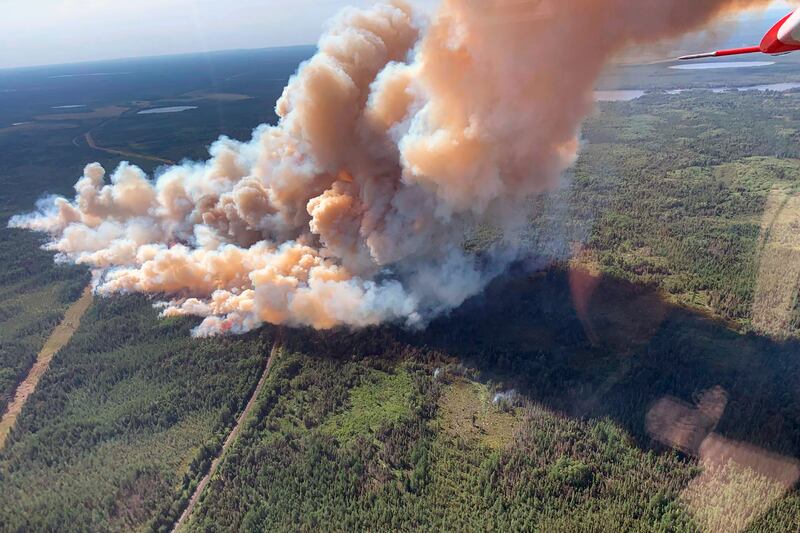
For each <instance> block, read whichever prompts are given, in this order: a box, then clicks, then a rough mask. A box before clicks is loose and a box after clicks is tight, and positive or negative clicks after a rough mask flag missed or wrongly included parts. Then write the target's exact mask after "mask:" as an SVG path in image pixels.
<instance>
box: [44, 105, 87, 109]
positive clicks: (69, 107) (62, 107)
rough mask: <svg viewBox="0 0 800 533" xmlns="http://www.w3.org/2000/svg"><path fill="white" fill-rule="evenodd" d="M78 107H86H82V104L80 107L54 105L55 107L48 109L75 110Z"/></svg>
mask: <svg viewBox="0 0 800 533" xmlns="http://www.w3.org/2000/svg"><path fill="white" fill-rule="evenodd" d="M79 107H86V106H85V105H83V104H80V105H78V104H75V105H55V106H53V107H51V108H50V109H77V108H79Z"/></svg>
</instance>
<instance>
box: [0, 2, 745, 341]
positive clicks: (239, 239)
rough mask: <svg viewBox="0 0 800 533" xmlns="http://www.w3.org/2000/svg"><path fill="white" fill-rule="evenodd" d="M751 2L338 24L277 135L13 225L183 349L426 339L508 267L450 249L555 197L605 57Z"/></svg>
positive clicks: (271, 130)
mask: <svg viewBox="0 0 800 533" xmlns="http://www.w3.org/2000/svg"><path fill="white" fill-rule="evenodd" d="M751 3H754V2H745V1H736V0H602V1H600V0H539V1H533V0H532V1H519V0H481V1H479V0H445V1H444V2H443V3H442V6H441V8H440V9H439V11H438V13H437V15H436V16H435V17H434V19H433V21H432V22H431V23H430V25H429V26H427V27H422V26H423V24H421V23H419V22H418V21H419V20H420V18H419V17H417V16H416V15H414V14H413V13H412V10H411V9H410V8H409V7H408V6H406V5H405V4H402V3H399V2H393V3H390V4H382V5H377V6H375V7H373V8H371V9H366V10H357V9H346V10H344V11H343V12H342V13H341V14H340V15H339V16H338V18H337V19H336V20H335V21H334V22H333V23H332V25H331V27H330V29H329V31H328V32H327V33H326V34H325V35H324V36H323V37H322V39H321V40H320V42H319V50H318V52H317V54H316V55H315V56H314V57H313V58H312V59H310V60H309V61H307V62H306V63H304V64H303V65H302V66H301V67H300V69H299V71H298V72H297V74H296V75H295V76H294V77H293V78H292V79H291V80H290V82H289V84H288V86H287V87H286V89H285V90H284V93H283V96H282V97H281V98H280V100H279V101H278V103H277V113H278V115H279V117H280V121H279V123H278V124H277V125H274V126H266V125H264V126H260V127H259V128H257V129H256V130H255V132H254V134H253V138H252V139H251V140H250V141H249V142H245V143H243V142H238V141H235V140H231V139H228V138H221V139H220V140H218V141H217V142H216V143H214V145H213V146H212V147H211V149H210V155H211V158H210V159H209V160H208V161H206V162H203V163H195V162H189V163H183V164H181V165H178V166H172V167H169V168H166V169H164V170H163V172H162V173H161V174H159V175H158V176H157V177H156V178H154V179H151V178H150V177H148V176H147V175H145V173H144V172H143V171H142V170H140V169H139V168H137V167H135V166H132V165H129V164H127V163H123V164H122V165H120V166H119V167H118V168H117V169H116V170H115V171H114V172H113V174H112V175H111V176H110V180H109V181H110V183H107V182H106V176H105V170H104V169H103V168H102V167H101V166H100V165H98V164H96V163H95V164H91V165H89V166H87V167H86V170H85V172H84V176H83V177H82V178H81V179H80V180H79V181H78V182H77V184H76V185H75V190H76V196H75V198H74V199H73V200H71V201H70V200H66V199H64V198H48V199H46V200H43V201H42V202H40V203H39V205H38V210H37V211H36V212H35V213H33V214H30V215H23V216H17V217H14V218H13V219H12V220H11V223H10V225H11V226H15V227H22V228H28V229H32V230H37V231H43V232H47V233H48V234H50V235H51V236H52V240H51V242H50V243H49V244H48V245H47V249H49V250H52V251H54V252H56V253H57V256H58V258H59V259H61V260H65V261H72V262H76V263H79V264H86V265H89V266H90V267H91V268H93V269H94V270H95V272H96V273H98V275H97V278H96V280H97V281H96V290H97V292H98V293H99V294H104V295H105V294H112V293H124V292H145V293H150V294H157V295H164V294H165V295H168V298H170V301H169V302H167V303H166V305H165V307H164V311H163V313H164V315H166V316H176V315H197V316H201V317H204V320H203V322H202V324H201V325H200V326H199V327H198V328H197V329H196V331H195V333H196V334H197V335H214V334H218V333H221V332H229V331H232V332H243V331H248V330H250V329H253V328H255V327H258V326H259V325H260V324H262V323H264V322H269V323H273V324H289V325H310V326H313V327H315V328H331V327H335V326H339V325H349V326H354V327H362V326H368V325H373V324H378V323H382V322H385V321H403V322H405V323H407V324H410V325H414V324H424V323H425V322H426V321H427V320H429V319H430V318H431V317H433V316H435V315H436V314H438V313H441V312H444V311H447V310H449V309H452V308H454V307H456V306H458V305H460V304H461V303H462V302H463V301H464V300H465V299H466V298H468V297H470V296H472V295H474V294H476V293H478V292H479V291H481V290H482V288H483V287H484V286H485V284H486V283H487V282H488V281H489V280H490V279H491V278H492V276H494V275H496V274H497V273H498V272H499V271H500V270H501V269H502V267H503V265H504V264H505V262H506V261H508V260H509V258H511V257H513V253H505V254H499V253H496V254H494V255H493V256H492V257H491V259H489V260H485V259H482V260H479V259H478V258H476V257H475V256H473V255H470V254H468V253H466V252H465V251H464V250H463V247H462V242H463V236H464V232H465V231H466V229H468V228H470V227H473V226H474V225H475V224H477V223H479V222H480V221H482V220H491V221H492V223H493V224H495V225H498V226H500V227H502V228H505V229H506V230H507V231H506V235H507V236H508V237H509V238H510V236H513V234H514V232H513V231H512V230H511V229H512V228H513V227H515V226H516V225H519V224H521V222H522V221H523V220H524V212H523V211H522V209H520V208H519V207H520V204H521V201H522V200H523V199H524V198H525V197H526V196H529V195H532V194H538V193H542V192H544V191H547V190H551V189H553V188H554V187H555V186H557V185H558V181H559V178H560V176H561V174H562V172H563V171H564V170H565V169H566V168H568V167H569V165H571V164H572V162H573V161H574V159H575V157H576V153H577V147H578V143H577V140H576V136H577V133H578V130H579V127H580V123H581V121H582V119H583V117H585V116H586V114H587V113H588V112H589V111H590V110H591V106H592V100H593V98H592V88H593V84H594V81H595V79H596V78H597V76H598V75H599V73H600V70H601V69H602V67H603V65H604V64H605V63H606V62H607V61H608V59H609V58H610V57H611V56H612V55H613V54H615V53H617V52H618V51H619V50H620V49H621V48H622V47H624V46H626V45H628V44H630V43H632V42H644V41H653V40H657V39H659V38H662V37H667V36H671V35H673V34H675V33H677V32H682V31H687V30H689V29H692V28H693V27H695V26H698V25H700V24H702V23H703V22H704V21H707V20H708V19H709V18H710V17H712V16H714V15H716V14H718V13H719V12H720V11H722V10H723V9H726V8H739V7H743V6H745V5H749V4H751ZM755 3H758V2H755ZM507 249H508V247H507Z"/></svg>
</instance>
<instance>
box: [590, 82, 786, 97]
mask: <svg viewBox="0 0 800 533" xmlns="http://www.w3.org/2000/svg"><path fill="white" fill-rule="evenodd" d="M792 89H800V82H785V83H769V84H766V85H749V86H746V87H711V88H708V89H706V88H703V87H698V88H694V89H671V90H669V91H664V92H665V93H667V94H681V93H685V92H689V91H711V92H712V93H717V94H721V93H726V92H745V91H775V92H785V91H791V90H792ZM653 92H654V93H658V92H659V91H653ZM645 94H647V92H646V91H644V90H639V89H628V90H622V91H595V93H594V99H595V101H596V102H630V101H632V100H636V99H637V98H641V97H642V96H644V95H645Z"/></svg>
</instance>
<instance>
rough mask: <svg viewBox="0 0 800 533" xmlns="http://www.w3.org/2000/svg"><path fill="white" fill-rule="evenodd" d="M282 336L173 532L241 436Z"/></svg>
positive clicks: (192, 508)
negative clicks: (242, 428)
mask: <svg viewBox="0 0 800 533" xmlns="http://www.w3.org/2000/svg"><path fill="white" fill-rule="evenodd" d="M280 344H281V343H280V337H278V338H277V339H276V340H275V344H274V345H273V346H272V350H271V351H270V354H269V359H267V365H266V366H265V367H264V372H262V373H261V378H260V379H259V380H258V384H257V385H256V388H255V390H254V391H253V395H252V396H251V397H250V400H249V401H248V402H247V405H246V406H245V408H244V411H242V414H241V415H239V419H238V420H237V421H236V425H235V426H234V427H233V430H232V431H231V432H230V434H229V435H228V438H226V439H225V444H223V445H222V450H220V452H219V455H217V457H216V458H215V459H214V461H213V462H212V463H211V467H210V468H209V469H208V472H207V473H206V475H205V476H203V479H202V480H201V481H200V483H199V484H198V485H197V488H196V489H195V491H194V494H192V497H191V498H190V499H189V504H188V505H187V506H186V509H185V510H184V511H183V514H181V517H180V518H179V519H178V521H177V522H176V523H175V527H173V528H172V531H173V533H175V532H177V531H179V530H180V529H181V528H182V527H183V526H185V525H186V522H187V521H188V520H189V517H190V516H191V515H192V511H194V508H195V506H196V505H197V502H198V501H199V500H200V496H201V495H202V494H203V490H204V489H205V488H206V485H208V483H209V481H211V478H212V476H213V475H214V474H215V473H216V472H217V468H218V467H219V464H220V462H221V461H222V459H223V457H225V454H226V453H227V452H228V449H229V448H230V447H231V445H232V444H233V443H234V442H236V438H237V437H238V436H239V431H240V430H241V427H242V424H243V423H244V421H245V420H247V418H248V417H249V416H250V413H251V412H252V410H253V407H255V404H256V398H258V396H259V394H261V391H262V390H263V389H264V384H265V383H266V382H267V377H268V376H269V369H270V367H271V366H272V362H273V360H274V359H275V357H277V354H278V351H279V350H280Z"/></svg>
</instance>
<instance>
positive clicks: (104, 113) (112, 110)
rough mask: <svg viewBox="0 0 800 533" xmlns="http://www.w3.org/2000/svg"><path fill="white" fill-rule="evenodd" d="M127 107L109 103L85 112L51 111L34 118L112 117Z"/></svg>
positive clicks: (78, 118)
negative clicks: (51, 112) (48, 113)
mask: <svg viewBox="0 0 800 533" xmlns="http://www.w3.org/2000/svg"><path fill="white" fill-rule="evenodd" d="M127 110H128V108H127V107H122V106H118V105H109V106H105V107H98V108H97V109H93V110H91V111H87V112H86V113H53V114H51V115H38V116H35V117H33V118H34V120H89V119H93V118H114V117H118V116H120V115H121V114H123V113H124V112H125V111H127Z"/></svg>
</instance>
